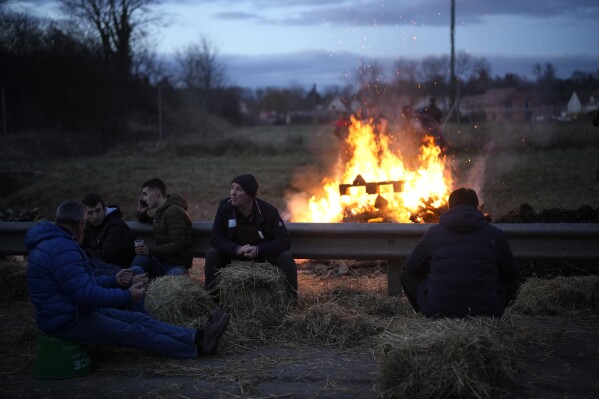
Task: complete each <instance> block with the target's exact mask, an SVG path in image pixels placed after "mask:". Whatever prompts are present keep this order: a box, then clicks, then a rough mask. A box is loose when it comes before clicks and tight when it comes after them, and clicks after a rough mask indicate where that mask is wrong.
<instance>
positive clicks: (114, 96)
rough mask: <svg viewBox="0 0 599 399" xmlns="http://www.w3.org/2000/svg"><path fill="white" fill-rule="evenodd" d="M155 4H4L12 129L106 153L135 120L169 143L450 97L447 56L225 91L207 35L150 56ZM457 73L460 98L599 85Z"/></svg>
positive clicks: (0, 34) (552, 97)
mask: <svg viewBox="0 0 599 399" xmlns="http://www.w3.org/2000/svg"><path fill="white" fill-rule="evenodd" d="M155 3H157V0H114V1H103V0H61V5H62V7H63V11H64V13H65V15H67V16H68V17H69V18H68V19H65V20H56V21H47V20H39V19H35V18H33V17H30V16H26V15H23V14H18V13H15V12H13V11H11V9H10V8H9V7H8V5H9V4H10V1H8V0H0V66H1V73H0V89H2V93H3V96H2V99H3V104H2V105H3V108H2V109H3V110H4V115H3V116H2V117H3V120H4V121H5V125H6V129H7V130H8V131H9V132H20V131H28V130H36V129H37V130H44V131H53V130H55V131H66V132H72V133H75V134H81V135H88V136H93V137H97V138H99V139H101V140H102V141H103V142H105V143H107V144H108V143H113V142H115V141H117V142H118V141H120V140H127V139H131V138H135V135H134V134H133V133H134V131H135V129H134V128H132V125H133V123H132V122H135V124H136V125H144V126H149V127H148V129H154V130H156V126H158V125H160V124H163V125H164V129H165V133H164V138H169V137H175V136H177V135H179V134H183V133H188V132H194V131H195V130H197V129H200V128H201V127H202V126H204V125H209V124H206V123H204V124H203V123H198V122H201V121H202V120H203V119H202V118H204V119H206V118H207V117H206V116H208V115H212V116H216V117H218V118H222V119H223V120H226V121H227V122H228V123H231V124H236V125H239V124H252V123H258V122H259V120H258V118H257V116H258V115H260V114H261V113H263V112H264V111H272V112H274V113H275V114H276V115H278V116H280V117H284V116H285V115H288V114H289V113H291V112H294V111H311V110H314V109H316V107H317V106H319V105H320V106H322V105H325V104H327V103H328V102H330V101H331V100H332V99H334V98H336V97H342V98H345V99H346V100H347V101H348V102H350V101H359V102H361V103H371V104H372V103H379V102H385V103H392V102H393V101H400V100H399V99H400V98H406V97H407V98H409V99H418V98H422V97H423V96H425V95H430V96H438V97H441V96H447V95H448V94H449V91H450V90H451V85H450V76H449V71H450V65H449V57H447V56H431V57H427V58H424V59H422V60H419V61H416V60H409V59H399V60H398V61H397V62H396V63H395V65H394V68H393V70H392V71H384V70H383V68H382V67H381V66H380V65H379V64H378V63H376V62H373V63H366V62H363V63H362V64H361V65H360V66H359V67H358V68H357V69H356V74H355V76H353V77H352V78H351V79H350V80H348V81H347V84H346V85H345V86H343V87H341V86H329V87H325V88H320V87H319V88H317V87H316V86H314V87H312V88H311V89H306V88H302V87H288V88H277V87H265V88H260V89H248V88H243V87H238V86H233V85H229V84H228V82H227V72H226V65H224V64H223V63H222V62H221V60H220V57H219V56H218V52H217V49H216V48H215V47H214V46H213V45H212V43H211V42H210V41H209V40H208V39H207V38H204V37H200V38H199V40H198V41H197V42H196V43H191V44H189V45H188V46H186V47H184V48H182V49H181V50H180V51H179V52H178V53H177V54H176V56H175V57H174V62H173V63H172V65H166V64H165V63H164V62H163V61H160V60H159V59H157V57H156V56H154V55H152V51H151V50H150V48H151V46H150V45H149V44H148V42H147V38H148V37H151V32H150V29H151V28H152V27H154V26H157V24H160V22H161V21H160V17H159V16H156V15H155V14H153V13H152V6H153V5H154V4H155ZM454 69H455V76H456V79H457V81H458V85H457V87H458V91H459V93H458V95H459V96H464V95H469V94H481V93H483V92H484V91H486V90H488V89H490V88H502V87H516V88H521V89H529V90H534V91H536V92H537V93H538V95H539V98H541V99H543V101H546V102H559V101H566V100H567V98H568V96H569V95H570V94H571V93H572V91H574V90H588V89H592V88H598V87H599V69H598V70H597V71H595V72H593V73H586V72H574V73H573V74H572V76H571V77H570V78H568V79H558V78H557V77H556V70H555V68H554V67H553V65H551V64H545V65H540V64H539V65H534V66H533V73H534V76H535V79H534V80H533V81H530V80H527V79H524V78H522V77H519V76H518V75H515V74H509V73H508V74H505V76H503V77H500V76H496V77H493V76H492V74H491V67H490V65H489V63H488V62H487V61H486V60H485V59H484V58H476V57H473V56H471V55H470V54H468V53H465V52H463V53H458V54H456V57H455V65H454ZM198 118H199V119H200V120H199V121H198V120H197V119H198ZM281 122H282V121H281ZM159 128H162V126H159ZM204 128H206V129H209V128H210V126H204Z"/></svg>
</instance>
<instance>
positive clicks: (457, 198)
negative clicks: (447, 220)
mask: <svg viewBox="0 0 599 399" xmlns="http://www.w3.org/2000/svg"><path fill="white" fill-rule="evenodd" d="M458 205H470V206H473V207H475V208H478V196H477V195H476V191H474V190H472V189H470V188H464V187H460V188H458V189H457V190H454V191H453V192H452V193H451V194H450V195H449V207H450V208H453V207H454V206H458Z"/></svg>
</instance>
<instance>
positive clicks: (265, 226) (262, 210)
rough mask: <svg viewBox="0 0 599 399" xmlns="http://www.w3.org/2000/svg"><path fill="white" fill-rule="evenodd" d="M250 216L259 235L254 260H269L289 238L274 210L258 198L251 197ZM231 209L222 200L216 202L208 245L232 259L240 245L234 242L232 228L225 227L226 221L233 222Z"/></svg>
mask: <svg viewBox="0 0 599 399" xmlns="http://www.w3.org/2000/svg"><path fill="white" fill-rule="evenodd" d="M253 214H254V215H256V218H255V222H256V225H257V227H258V230H259V231H260V232H261V233H262V236H261V237H260V238H261V240H260V242H259V243H258V244H257V245H256V246H257V247H258V257H259V258H261V259H263V258H272V257H276V256H278V255H279V254H280V253H281V252H283V251H286V250H288V249H289V248H290V247H291V237H290V236H289V232H288V231H287V227H285V223H284V222H283V219H281V215H280V214H279V211H278V210H277V208H276V207H275V206H273V205H271V204H269V203H268V202H266V201H264V200H261V199H259V198H254V210H253ZM235 218H236V215H235V207H234V206H233V205H231V200H230V199H229V198H226V199H224V200H222V201H220V203H219V205H218V210H217V211H216V216H215V217H214V222H213V224H212V231H211V241H210V243H211V244H212V246H213V247H214V248H216V249H217V250H218V251H219V252H220V253H222V254H224V255H227V256H230V257H234V256H236V254H237V248H239V246H240V245H244V244H246V243H241V242H237V241H236V228H235V227H232V228H229V220H231V219H235Z"/></svg>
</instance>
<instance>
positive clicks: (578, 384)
mask: <svg viewBox="0 0 599 399" xmlns="http://www.w3.org/2000/svg"><path fill="white" fill-rule="evenodd" d="M330 269H331V268H330V267H326V266H323V267H321V269H320V270H317V271H318V273H314V270H312V271H311V272H308V271H305V270H304V271H303V272H301V273H300V278H299V280H300V301H301V300H302V298H301V295H302V294H301V292H302V291H301V290H302V288H303V290H304V291H305V292H308V291H309V292H310V294H311V295H312V294H314V292H316V293H317V294H318V292H319V290H320V292H325V291H326V290H327V289H329V288H330V287H331V286H333V285H335V286H339V285H340V284H341V285H344V284H346V285H353V284H358V285H359V286H360V287H361V288H362V289H367V290H368V289H371V290H373V291H376V292H378V293H381V295H384V292H385V289H386V275H385V273H384V269H383V268H382V267H381V268H377V267H375V268H374V269H373V268H371V269H370V270H369V272H368V273H367V274H364V273H359V272H358V271H357V270H355V269H354V270H352V268H351V267H350V270H349V273H348V274H347V275H345V276H339V275H338V271H339V270H337V271H336V272H335V273H333V272H331V270H330ZM201 271H202V270H201V265H196V264H194V268H193V269H192V272H193V273H192V277H194V274H196V275H199V274H201ZM391 319H392V318H389V323H390V322H391ZM0 321H1V323H2V329H1V330H0V347H1V348H2V358H1V360H0V398H72V399H74V398H86V399H87V398H89V399H92V398H94V399H99V398H377V397H379V392H378V390H377V385H376V378H377V375H378V370H379V365H378V360H377V355H376V354H377V337H376V336H372V337H371V338H369V339H367V340H365V341H364V342H359V343H358V344H356V345H321V344H319V343H314V344H313V345H311V344H305V343H303V344H301V343H298V342H292V341H291V340H285V339H284V338H285V337H281V339H277V340H273V341H272V342H268V341H266V342H256V343H255V344H251V345H250V344H248V345H245V346H240V345H236V346H235V347H231V346H230V347H227V348H221V349H222V350H221V352H220V353H219V354H218V355H217V356H214V357H201V358H199V359H197V360H179V359H166V358H159V357H156V356H152V355H149V354H146V353H142V352H139V351H135V350H129V349H100V348H93V349H90V355H91V358H92V373H91V374H90V375H88V376H84V377H78V378H72V379H65V380H54V381H50V380H38V379H35V378H33V377H32V370H33V367H34V364H35V359H36V342H37V336H38V331H37V328H36V327H35V324H34V320H33V314H32V307H31V305H30V303H29V302H28V301H20V302H17V303H9V304H6V303H5V304H2V305H1V306H0ZM383 321H384V320H383ZM512 322H513V328H514V334H515V337H516V345H517V348H518V351H517V359H516V362H515V365H516V366H515V367H516V373H515V378H514V381H513V382H509V383H506V385H504V386H502V387H499V389H498V390H497V391H496V392H494V393H493V394H492V397H493V398H570V399H577V398H597V397H599V334H598V332H599V315H597V314H591V315H587V316H585V317H567V318H566V317H550V316H543V317H531V316H521V315H513V316H512ZM225 337H226V335H225ZM224 341H225V342H224V343H225V344H226V343H227V342H229V340H227V339H225V340H224ZM231 342H232V341H231Z"/></svg>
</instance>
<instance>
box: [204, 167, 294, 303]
mask: <svg viewBox="0 0 599 399" xmlns="http://www.w3.org/2000/svg"><path fill="white" fill-rule="evenodd" d="M257 192H258V182H257V181H256V179H255V178H254V176H253V175H250V174H246V175H241V176H237V177H236V178H234V179H233V181H232V182H231V191H230V193H231V195H230V197H229V198H226V199H224V200H222V201H220V204H219V206H218V210H217V211H216V216H215V218H214V223H213V224H212V238H211V241H210V243H211V244H212V248H210V249H208V251H206V263H205V267H204V273H205V284H206V290H208V291H213V292H214V291H215V290H216V288H217V287H216V272H217V271H218V270H219V269H220V268H222V267H225V266H227V265H229V264H230V263H231V260H232V259H238V260H257V261H259V260H260V261H268V262H269V263H271V264H273V265H276V266H278V267H279V268H280V269H281V270H282V271H283V273H284V274H285V279H286V281H287V284H288V288H289V291H290V293H291V294H292V295H293V296H297V268H296V265H295V261H294V260H293V256H291V252H290V251H289V248H290V247H291V238H290V237H289V232H288V231H287V228H286V227H285V223H283V219H281V216H280V215H279V211H278V210H277V208H275V207H274V206H273V205H271V204H269V203H268V202H266V201H263V200H261V199H259V198H256V194H257Z"/></svg>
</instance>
